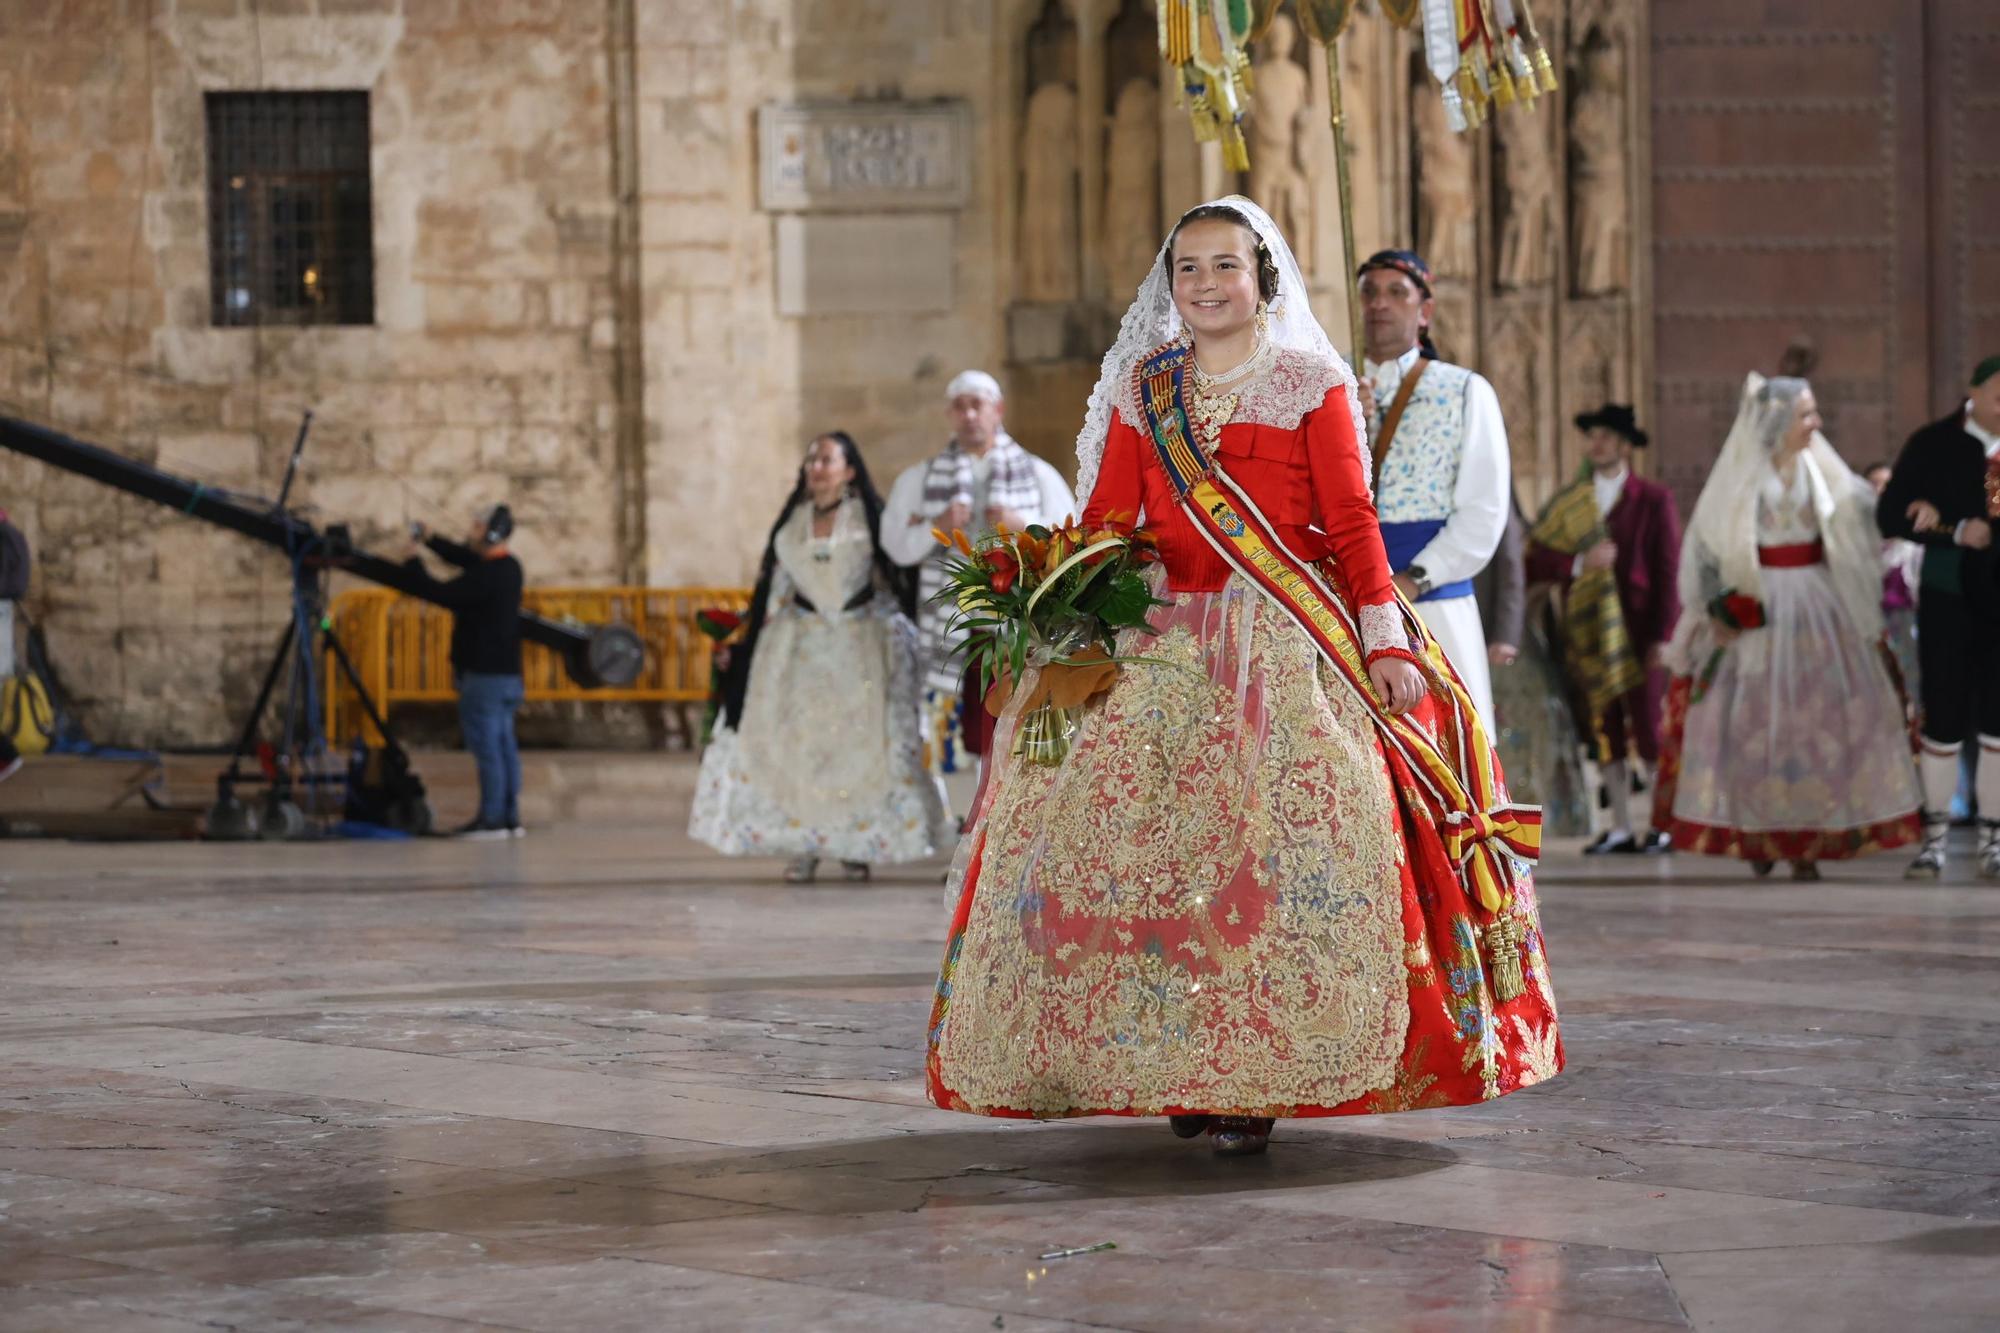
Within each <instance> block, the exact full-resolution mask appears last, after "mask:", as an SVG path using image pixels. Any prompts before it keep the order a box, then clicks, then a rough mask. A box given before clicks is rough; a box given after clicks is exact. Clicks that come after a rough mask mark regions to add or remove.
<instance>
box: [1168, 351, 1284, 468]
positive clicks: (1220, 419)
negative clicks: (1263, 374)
mask: <svg viewBox="0 0 2000 1333" xmlns="http://www.w3.org/2000/svg"><path fill="white" fill-rule="evenodd" d="M1273 350H1274V345H1273V344H1272V342H1271V340H1270V339H1268V338H1262V337H1260V338H1258V339H1257V346H1256V348H1255V349H1254V350H1253V351H1252V352H1251V353H1250V355H1249V356H1246V357H1244V358H1243V362H1242V364H1240V365H1238V366H1236V367H1235V368H1234V369H1232V370H1225V371H1223V372H1222V373H1221V374H1219V375H1210V374H1208V373H1207V372H1206V371H1204V370H1203V369H1202V368H1201V367H1200V366H1199V365H1195V366H1194V367H1193V370H1194V374H1193V377H1192V380H1193V383H1192V385H1191V387H1192V388H1193V390H1194V392H1193V393H1191V394H1189V395H1188V424H1189V425H1191V426H1193V427H1194V431H1195V435H1196V436H1197V438H1199V439H1200V440H1201V443H1202V446H1203V447H1204V448H1206V449H1209V450H1213V449H1214V448H1215V445H1216V442H1217V441H1218V440H1220V439H1221V438H1222V428H1223V427H1224V426H1226V425H1228V424H1229V422H1230V419H1231V418H1233V417H1234V416H1235V415H1236V408H1237V404H1238V403H1239V402H1240V401H1241V399H1242V387H1241V386H1243V385H1245V384H1247V383H1248V382H1249V380H1250V378H1251V377H1252V376H1253V375H1255V374H1257V373H1258V372H1260V371H1262V370H1263V369H1264V368H1265V367H1266V366H1268V365H1269V364H1270V363H1271V356H1272V353H1273ZM1231 385H1235V386H1238V387H1237V390H1236V392H1234V393H1231V392H1227V390H1228V388H1229V386H1231Z"/></svg>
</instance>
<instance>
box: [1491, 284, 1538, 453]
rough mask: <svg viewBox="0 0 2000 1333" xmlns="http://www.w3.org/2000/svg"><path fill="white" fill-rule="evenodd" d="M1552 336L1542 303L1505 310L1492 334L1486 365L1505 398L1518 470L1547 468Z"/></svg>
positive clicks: (1502, 400)
mask: <svg viewBox="0 0 2000 1333" xmlns="http://www.w3.org/2000/svg"><path fill="white" fill-rule="evenodd" d="M1548 352H1549V348H1548V336H1547V333H1546V331H1545V323H1544V321H1543V319H1542V318H1541V309H1540V307H1539V304H1533V305H1527V306H1520V307H1518V308H1515V309H1507V310H1502V311H1501V312H1500V313H1499V314H1498V315H1497V316H1496V317H1495V319H1494V321H1493V329H1492V336H1491V337H1489V338H1488V339H1487V347H1486V354H1485V358H1484V360H1485V363H1486V365H1485V369H1486V375H1487V378H1488V379H1490V380H1492V381H1493V392H1494V393H1495V394H1496V395H1497V396H1498V397H1499V399H1500V413H1501V416H1502V417H1503V418H1504V419H1505V420H1506V422H1507V440H1508V443H1509V445H1510V446H1511V449H1512V453H1513V456H1514V475H1515V476H1516V477H1517V478H1519V477H1536V476H1538V475H1539V474H1541V473H1542V472H1543V470H1544V469H1543V468H1542V466H1541V463H1542V452H1543V447H1544V444H1543V430H1542V395H1543V390H1544V385H1545V381H1546V377H1547V374H1548V360H1549V356H1548Z"/></svg>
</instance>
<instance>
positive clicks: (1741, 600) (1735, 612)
mask: <svg viewBox="0 0 2000 1333" xmlns="http://www.w3.org/2000/svg"><path fill="white" fill-rule="evenodd" d="M1724 604H1725V605H1726V606H1728V608H1729V618H1730V619H1731V620H1733V621H1735V622H1736V628H1738V629H1762V628H1763V627H1764V604H1763V603H1762V602H1760V601H1758V600H1757V599H1756V598H1755V597H1748V596H1745V595H1744V594H1742V593H1740V592H1733V593H1731V594H1729V597H1728V598H1727V599H1726V601H1725V603H1724Z"/></svg>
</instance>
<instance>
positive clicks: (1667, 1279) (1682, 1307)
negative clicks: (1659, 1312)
mask: <svg viewBox="0 0 2000 1333" xmlns="http://www.w3.org/2000/svg"><path fill="white" fill-rule="evenodd" d="M1653 1271H1654V1272H1656V1273H1658V1274H1659V1275H1660V1285H1661V1286H1663V1287H1665V1288H1666V1292H1667V1295H1668V1296H1669V1297H1671V1298H1672V1300H1673V1302H1674V1308H1675V1309H1676V1310H1679V1311H1680V1312H1681V1327H1683V1328H1693V1327H1694V1326H1695V1322H1694V1316H1693V1315H1691V1314H1689V1313H1688V1308H1687V1302H1686V1301H1684V1300H1682V1299H1681V1292H1680V1288H1679V1287H1677V1286H1675V1285H1674V1275H1673V1274H1672V1273H1669V1272H1668V1271H1667V1263H1666V1257H1665V1256H1664V1255H1659V1254H1655V1255H1654V1256H1653Z"/></svg>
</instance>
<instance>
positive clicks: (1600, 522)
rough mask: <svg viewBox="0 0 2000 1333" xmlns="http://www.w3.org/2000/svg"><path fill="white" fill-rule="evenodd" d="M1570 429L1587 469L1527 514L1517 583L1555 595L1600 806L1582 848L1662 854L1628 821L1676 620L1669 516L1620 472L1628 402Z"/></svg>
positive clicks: (1673, 514) (1661, 838)
mask: <svg viewBox="0 0 2000 1333" xmlns="http://www.w3.org/2000/svg"><path fill="white" fill-rule="evenodd" d="M1576 428H1577V429H1578V430H1580V431H1582V432H1583V433H1584V436H1585V439H1586V443H1585V445H1584V457H1585V458H1586V459H1587V460H1588V466H1587V467H1586V468H1585V470H1584V473H1583V475H1582V476H1581V477H1579V478H1577V480H1576V481H1574V482H1572V483H1571V484H1570V485H1569V486H1568V487H1566V488H1565V489H1563V490H1561V491H1558V492H1557V493H1556V495H1555V497H1554V498H1553V499H1551V500H1550V501H1549V503H1548V505H1547V507H1545V508H1544V509H1543V510H1542V513H1541V517H1540V518H1538V519H1537V520H1536V522H1535V526H1534V530H1533V531H1532V532H1531V533H1530V534H1529V543H1528V579H1529V581H1530V582H1531V583H1553V584H1557V585H1559V586H1561V587H1562V588H1563V589H1564V590H1565V592H1566V594H1567V596H1566V598H1565V601H1564V606H1563V616H1562V637H1563V667H1564V671H1565V674H1566V675H1567V676H1568V678H1569V686H1570V692H1571V694H1572V696H1573V697H1574V698H1575V699H1576V700H1577V702H1578V711H1579V712H1580V713H1582V714H1584V715H1585V716H1584V717H1583V718H1582V719H1581V721H1582V723H1583V725H1584V727H1585V730H1586V733H1587V740H1588V742H1589V744H1590V747H1591V749H1592V751H1593V752H1594V757H1595V758H1596V760H1597V762H1598V763H1599V764H1600V765H1601V766H1602V769H1603V779H1604V790H1605V794H1606V795H1607V796H1608V797H1609V801H1610V807H1611V827H1609V828H1607V829H1605V830H1604V832H1603V833H1602V834H1601V835H1600V836H1599V837H1598V839H1597V841H1595V842H1593V843H1592V844H1591V845H1590V846H1588V847H1586V848H1585V849H1584V851H1585V853H1586V854H1587V855H1602V854H1604V853H1607V852H1665V851H1671V850H1672V844H1671V843H1670V841H1669V840H1668V838H1667V836H1666V835H1665V834H1664V833H1661V832H1659V831H1658V830H1657V829H1649V830H1647V831H1646V832H1644V833H1640V832H1638V831H1637V830H1635V829H1634V827H1633V823H1634V821H1633V818H1632V811H1631V807H1632V776H1633V775H1632V771H1631V765H1632V764H1633V763H1634V762H1635V761H1636V762H1638V763H1640V764H1642V765H1652V764H1656V763H1658V762H1659V758H1660V704H1661V701H1662V700H1663V699H1664V698H1665V697H1666V671H1665V669H1664V667H1662V665H1661V655H1662V652H1663V649H1664V647H1665V645H1666V641H1667V636H1668V635H1669V634H1671V633H1673V629H1674V622H1675V621H1676V620H1678V619H1679V617H1680V597H1679V595H1678V593H1677V591H1676V589H1675V586H1674V585H1675V579H1676V571H1677V570H1678V569H1679V564H1680V546H1681V520H1680V513H1679V511H1678V510H1677V509H1675V507H1674V497H1673V493H1672V492H1671V491H1669V490H1668V489H1667V488H1666V487H1664V486H1662V485H1660V484H1659V483H1658V482H1653V481H1647V480H1645V479H1644V478H1642V477H1640V476H1639V474H1638V473H1636V472H1634V471H1633V470H1632V455H1633V452H1634V451H1635V450H1638V449H1643V448H1645V447H1646V445H1647V443H1648V441H1649V438H1650V437H1648V436H1647V434H1646V432H1645V431H1643V430H1641V429H1639V419H1638V415H1637V414H1636V413H1635V412H1634V411H1633V410H1632V408H1631V405H1630V404H1627V403H1606V404H1604V406H1602V407H1600V408H1598V409H1597V410H1596V411H1595V412H1580V413H1578V414H1577V417H1576Z"/></svg>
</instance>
